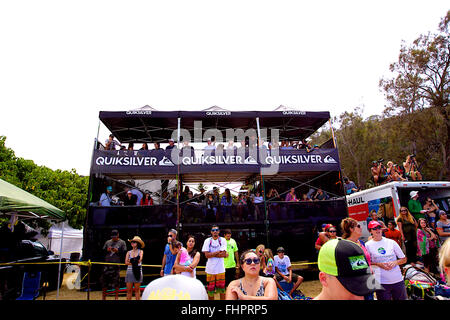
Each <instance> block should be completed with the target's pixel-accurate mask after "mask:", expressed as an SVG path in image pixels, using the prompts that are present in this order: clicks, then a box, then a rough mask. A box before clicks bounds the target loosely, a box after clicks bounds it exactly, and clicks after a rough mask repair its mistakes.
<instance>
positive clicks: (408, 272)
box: [403, 264, 450, 300]
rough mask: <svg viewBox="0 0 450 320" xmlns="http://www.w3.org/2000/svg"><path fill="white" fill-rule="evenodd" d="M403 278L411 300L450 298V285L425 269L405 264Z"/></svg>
mask: <svg viewBox="0 0 450 320" xmlns="http://www.w3.org/2000/svg"><path fill="white" fill-rule="evenodd" d="M403 274H404V276H403V279H404V281H405V286H406V292H407V294H408V298H409V299H410V300H442V299H449V298H450V287H448V286H446V285H445V284H444V283H442V281H438V280H436V279H435V278H434V277H433V276H432V275H431V274H429V273H427V272H425V271H424V270H422V269H420V268H418V267H415V266H412V265H410V264H407V265H405V267H404V268H403Z"/></svg>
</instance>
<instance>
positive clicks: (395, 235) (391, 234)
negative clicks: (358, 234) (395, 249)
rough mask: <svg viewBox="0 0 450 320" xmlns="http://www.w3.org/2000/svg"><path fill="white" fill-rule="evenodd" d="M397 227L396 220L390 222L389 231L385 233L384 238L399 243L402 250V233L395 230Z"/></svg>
mask: <svg viewBox="0 0 450 320" xmlns="http://www.w3.org/2000/svg"><path fill="white" fill-rule="evenodd" d="M395 227H397V224H396V223H395V220H390V221H389V222H388V230H387V231H385V232H384V236H385V237H386V238H388V239H391V240H394V241H395V242H397V244H398V246H399V247H400V248H401V247H402V246H403V240H402V233H401V232H400V231H398V230H397V229H395Z"/></svg>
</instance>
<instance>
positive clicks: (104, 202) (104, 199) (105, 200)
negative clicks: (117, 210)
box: [99, 193, 111, 207]
mask: <svg viewBox="0 0 450 320" xmlns="http://www.w3.org/2000/svg"><path fill="white" fill-rule="evenodd" d="M99 202H100V205H101V206H102V207H109V206H110V205H111V198H110V196H109V195H107V194H106V193H102V195H101V196H100V201H99Z"/></svg>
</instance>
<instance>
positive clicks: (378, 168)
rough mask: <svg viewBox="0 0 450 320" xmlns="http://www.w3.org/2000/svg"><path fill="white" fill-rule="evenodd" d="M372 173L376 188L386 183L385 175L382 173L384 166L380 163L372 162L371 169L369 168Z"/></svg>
mask: <svg viewBox="0 0 450 320" xmlns="http://www.w3.org/2000/svg"><path fill="white" fill-rule="evenodd" d="M370 171H371V173H372V178H373V182H374V183H375V185H376V186H379V185H380V184H383V183H385V182H386V179H387V177H386V175H385V172H384V166H383V163H382V162H381V161H372V167H371V168H370Z"/></svg>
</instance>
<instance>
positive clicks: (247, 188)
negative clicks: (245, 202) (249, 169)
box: [239, 179, 253, 194]
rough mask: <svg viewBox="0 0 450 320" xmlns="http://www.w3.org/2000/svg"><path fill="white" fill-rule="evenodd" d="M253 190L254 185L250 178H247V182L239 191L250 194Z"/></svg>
mask: <svg viewBox="0 0 450 320" xmlns="http://www.w3.org/2000/svg"><path fill="white" fill-rule="evenodd" d="M252 190H253V185H252V184H251V183H250V181H249V180H248V179H245V183H244V184H242V186H241V189H240V190H239V192H244V193H246V194H248V193H249V192H251V191H252Z"/></svg>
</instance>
